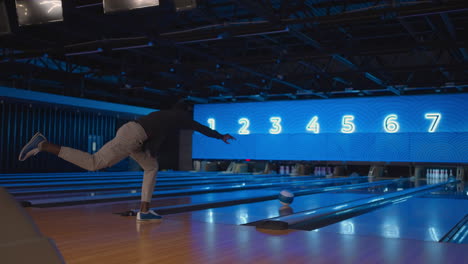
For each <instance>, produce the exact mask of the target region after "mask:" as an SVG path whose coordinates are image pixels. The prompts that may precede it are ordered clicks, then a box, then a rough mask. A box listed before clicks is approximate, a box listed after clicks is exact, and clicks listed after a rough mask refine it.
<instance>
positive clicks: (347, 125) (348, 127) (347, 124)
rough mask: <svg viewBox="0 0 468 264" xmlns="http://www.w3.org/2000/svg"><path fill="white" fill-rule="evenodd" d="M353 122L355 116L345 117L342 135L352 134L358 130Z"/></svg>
mask: <svg viewBox="0 0 468 264" xmlns="http://www.w3.org/2000/svg"><path fill="white" fill-rule="evenodd" d="M353 120H354V116H353V115H345V116H343V122H342V125H343V126H342V127H341V132H342V133H347V134H351V133H353V132H354V131H355V130H356V127H355V126H354V123H353V122H352V121H353Z"/></svg>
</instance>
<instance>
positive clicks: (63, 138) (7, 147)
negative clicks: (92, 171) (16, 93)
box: [0, 100, 130, 173]
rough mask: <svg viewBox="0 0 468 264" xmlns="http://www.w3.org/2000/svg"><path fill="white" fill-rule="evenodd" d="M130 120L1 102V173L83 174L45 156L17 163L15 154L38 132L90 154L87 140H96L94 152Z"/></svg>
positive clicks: (84, 112)
mask: <svg viewBox="0 0 468 264" xmlns="http://www.w3.org/2000/svg"><path fill="white" fill-rule="evenodd" d="M129 120H130V119H125V118H122V117H119V115H118V113H111V112H106V113H99V112H93V111H91V110H83V109H76V108H73V107H58V106H55V105H46V104H31V103H27V102H16V101H5V100H3V101H1V102H0V121H1V128H0V137H1V140H0V173H21V172H72V171H83V170H82V169H81V168H78V167H76V166H74V165H72V164H70V163H68V162H65V161H63V160H61V159H60V158H58V157H56V156H54V155H51V154H48V153H40V154H38V155H37V156H35V157H32V158H30V159H28V160H26V161H24V162H20V161H18V155H19V152H20V151H21V148H22V147H23V146H24V145H25V144H26V143H27V141H29V139H30V138H31V137H32V136H33V135H34V134H35V133H36V132H37V131H40V132H42V133H43V134H44V135H45V136H46V137H47V139H48V140H49V141H50V142H53V143H56V144H59V145H64V146H70V147H73V148H76V149H80V150H83V151H87V152H93V151H92V149H89V146H90V145H91V146H92V145H93V144H92V142H89V140H90V139H97V140H96V144H95V150H98V149H99V148H100V147H101V146H102V144H104V143H105V142H107V141H109V140H111V139H112V138H113V137H114V136H115V132H116V129H117V128H118V127H120V126H121V125H122V124H124V123H125V122H127V121H129ZM123 164H125V162H124V163H123ZM119 166H120V168H121V169H126V168H125V165H122V163H121V164H117V165H116V167H119ZM122 166H123V167H124V168H122ZM114 169H115V168H114Z"/></svg>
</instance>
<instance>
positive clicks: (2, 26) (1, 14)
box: [0, 0, 11, 35]
mask: <svg viewBox="0 0 468 264" xmlns="http://www.w3.org/2000/svg"><path fill="white" fill-rule="evenodd" d="M10 30H11V29H10V21H9V20H8V12H7V8H6V6H5V1H2V0H0V35H2V34H7V33H10Z"/></svg>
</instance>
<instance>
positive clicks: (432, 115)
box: [424, 113, 442, 133]
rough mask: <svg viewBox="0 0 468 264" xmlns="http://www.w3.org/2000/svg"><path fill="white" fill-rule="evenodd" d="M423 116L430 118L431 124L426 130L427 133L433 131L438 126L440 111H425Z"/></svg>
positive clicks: (440, 116)
mask: <svg viewBox="0 0 468 264" xmlns="http://www.w3.org/2000/svg"><path fill="white" fill-rule="evenodd" d="M424 117H426V119H432V124H431V126H430V127H429V129H428V132H429V133H433V132H435V131H436V129H437V127H438V126H439V123H440V119H441V118H442V115H441V114H440V113H427V114H425V115H424Z"/></svg>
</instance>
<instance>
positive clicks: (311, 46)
mask: <svg viewBox="0 0 468 264" xmlns="http://www.w3.org/2000/svg"><path fill="white" fill-rule="evenodd" d="M65 2H66V4H64V6H63V12H64V14H63V16H64V21H63V22H54V23H48V24H41V25H31V26H21V27H18V26H15V25H14V24H13V23H12V24H11V28H12V31H13V33H9V34H4V35H2V36H0V41H1V52H0V55H1V57H0V71H1V72H0V82H1V83H0V84H1V85H4V86H9V87H16V88H21V89H29V90H35V91H46V92H50V93H55V94H63V95H68V96H76V97H83V98H90V99H97V100H104V101H110V102H120V103H126V104H132V105H140V106H147V107H155V108H158V107H160V106H164V104H165V103H168V102H173V101H175V100H177V99H179V98H182V97H184V98H190V99H191V100H193V101H195V102H199V103H204V102H231V101H238V102H239V101H264V100H293V99H310V98H337V97H347V96H380V95H410V94H428V93H462V92H468V2H467V1H466V0H446V1H444V0H438V1H435V0H434V1H422V0H412V1H388V0H382V1H364V0H347V1H339V0H335V1H329V0H312V1H297V0H289V1H287V0H284V1H281V0H278V1H275V0H271V1H264V0H262V1H259V0H256V1H255V0H216V1H206V0H201V1H197V7H196V8H194V9H191V10H186V11H176V10H175V8H174V6H175V4H174V1H164V0H161V1H160V5H159V6H157V7H150V8H142V9H137V10H133V11H125V12H119V13H112V14H104V12H103V5H102V1H101V0H73V1H71V0H70V1H65ZM176 2H177V1H176ZM5 3H6V6H7V7H9V11H10V12H9V15H10V20H14V21H16V17H14V16H15V15H16V12H14V10H12V8H13V9H14V6H15V3H14V1H10V0H5ZM12 14H13V15H12Z"/></svg>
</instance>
